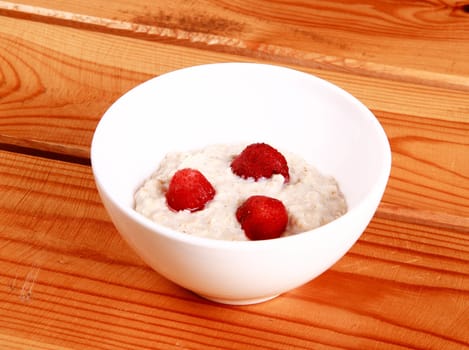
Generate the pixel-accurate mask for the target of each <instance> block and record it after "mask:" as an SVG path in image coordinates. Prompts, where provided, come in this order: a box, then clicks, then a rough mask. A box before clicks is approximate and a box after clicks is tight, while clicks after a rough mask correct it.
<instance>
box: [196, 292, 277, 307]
mask: <svg viewBox="0 0 469 350" xmlns="http://www.w3.org/2000/svg"><path fill="white" fill-rule="evenodd" d="M197 295H198V296H200V297H202V298H204V299H207V300H210V301H213V302H215V303H219V304H226V305H239V306H241V305H252V304H259V303H263V302H266V301H269V300H271V299H274V298H276V297H277V296H278V295H279V294H275V295H271V296H268V297H262V298H252V299H223V298H217V297H211V296H208V295H203V294H197Z"/></svg>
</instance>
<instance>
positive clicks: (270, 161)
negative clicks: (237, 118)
mask: <svg viewBox="0 0 469 350" xmlns="http://www.w3.org/2000/svg"><path fill="white" fill-rule="evenodd" d="M231 170H232V171H233V173H235V174H236V175H238V176H240V177H242V178H244V179H247V178H254V180H255V181H257V180H258V179H260V178H266V179H269V178H271V177H272V175H274V174H280V175H283V177H284V178H285V182H288V181H289V180H290V173H289V170H288V164H287V160H286V159H285V157H284V156H283V155H282V154H281V153H280V152H279V151H277V150H276V149H275V148H273V147H272V146H270V145H268V144H266V143H253V144H251V145H249V146H247V147H246V148H245V149H244V150H243V151H242V152H241V153H240V154H239V155H238V156H236V157H235V158H234V159H233V161H232V162H231Z"/></svg>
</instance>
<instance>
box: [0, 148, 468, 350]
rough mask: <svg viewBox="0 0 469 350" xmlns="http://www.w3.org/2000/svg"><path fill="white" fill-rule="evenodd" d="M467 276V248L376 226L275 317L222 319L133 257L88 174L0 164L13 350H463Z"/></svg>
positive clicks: (414, 227) (255, 314)
mask: <svg viewBox="0 0 469 350" xmlns="http://www.w3.org/2000/svg"><path fill="white" fill-rule="evenodd" d="M468 266H469V244H468V242H467V234H464V233H462V232H459V231H457V230H447V229H442V228H435V227H429V226H425V225H422V224H420V225H418V224H409V223H403V222H399V221H395V220H392V221H391V220H386V219H380V218H375V219H374V220H373V221H372V223H371V224H370V226H369V227H368V228H367V230H366V232H365V233H364V235H363V236H362V237H361V239H360V240H359V241H358V243H357V244H356V245H355V246H354V247H353V248H352V249H351V251H350V252H349V253H348V254H347V255H346V256H345V257H344V258H343V259H341V260H340V261H339V262H338V263H337V264H336V265H334V267H333V268H332V269H331V270H329V271H327V272H326V273H324V274H323V275H321V276H320V277H319V278H317V279H316V280H314V281H312V282H310V283H308V284H306V285H304V286H303V287H300V288H298V289H296V290H294V291H291V292H289V293H286V294H284V295H283V296H280V297H279V298H277V299H274V300H273V301H270V302H267V303H264V304H259V305H252V306H245V307H230V306H223V305H216V304H212V303H210V302H208V301H205V300H202V299H200V298H198V297H197V296H194V295H193V294H191V293H189V292H187V291H186V290H183V289H182V288H179V287H177V286H175V285H174V284H172V283H171V282H169V281H167V280H165V279H164V278H163V277H161V276H160V275H158V274H157V273H155V272H153V271H152V270H150V269H149V268H148V267H146V266H145V265H144V264H143V263H142V262H141V260H140V259H139V258H138V257H136V256H135V255H134V253H133V252H132V251H131V250H130V249H129V248H128V247H127V246H126V245H125V243H124V242H123V241H122V239H121V238H120V236H119V235H118V233H117V232H116V230H115V229H114V228H113V226H112V224H111V223H110V222H109V220H108V218H107V215H106V213H105V212H104V209H103V207H102V205H101V204H100V201H99V198H98V194H97V192H96V190H95V188H94V184H93V179H92V175H91V171H90V168H89V167H88V166H84V165H79V164H72V163H66V162H60V161H55V160H48V159H42V158H37V157H30V156H26V155H20V154H15V153H9V152H4V151H2V152H0V294H1V297H0V344H2V345H4V346H5V348H12V349H15V348H25V347H26V348H27V346H28V344H29V346H31V347H32V346H33V345H38V346H37V348H43V349H61V348H70V349H72V348H80V349H85V348H92V349H176V348H191V349H220V348H223V349H239V348H243V349H284V348H289V349H310V348H318V349H342V348H348V349H364V348H370V349H380V348H387V349H408V348H416V349H423V348H425V349H461V348H464V347H468V346H469V335H468V334H467V332H466V329H467V328H468V327H469V318H468V316H467V315H468V311H469V271H468V268H467V267H468ZM403 313H405V317H403ZM22 342H26V343H22ZM21 344H23V345H21ZM41 344H42V345H41ZM41 346H42V347H41Z"/></svg>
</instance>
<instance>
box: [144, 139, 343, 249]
mask: <svg viewBox="0 0 469 350" xmlns="http://www.w3.org/2000/svg"><path fill="white" fill-rule="evenodd" d="M243 149H246V145H221V144H218V145H210V146H207V147H205V148H203V149H199V150H194V151H187V152H174V153H170V154H167V155H166V157H165V158H164V159H163V160H162V162H161V163H160V165H159V167H158V169H157V170H156V171H155V172H154V173H153V174H152V175H151V177H150V178H149V179H147V180H146V181H145V182H144V183H143V185H142V186H141V187H140V188H139V189H138V190H137V192H136V194H135V210H136V211H137V212H139V213H141V214H142V215H144V216H146V217H148V218H149V219H151V220H153V221H154V222H156V223H158V224H160V225H163V226H167V227H170V228H172V229H175V230H178V231H181V232H185V233H187V234H192V235H197V236H202V237H209V238H214V239H224V240H248V239H249V238H247V236H246V234H245V232H244V231H243V228H242V227H241V225H240V222H239V218H238V219H237V216H236V215H235V213H236V212H237V210H238V208H240V206H241V205H242V204H243V202H245V201H246V199H248V198H249V197H251V196H268V197H269V198H270V197H271V198H274V199H277V200H279V201H281V202H282V203H283V205H284V207H285V208H286V212H287V214H288V222H287V223H286V227H285V229H284V231H283V232H282V236H288V235H292V234H296V233H300V232H304V231H308V230H311V229H313V228H316V227H319V226H321V225H324V224H326V223H328V222H330V221H332V220H334V219H336V218H338V217H339V216H341V215H343V214H344V213H345V212H346V211H347V205H346V202H345V198H344V196H343V195H342V193H341V191H340V189H339V186H338V184H337V182H336V181H335V179H334V178H332V177H330V176H324V175H322V174H320V173H319V172H318V171H317V170H316V169H315V168H314V167H313V166H311V165H310V164H308V163H307V162H306V161H305V160H303V159H302V158H301V157H299V156H297V155H295V154H292V153H288V152H282V154H283V156H284V159H285V160H286V163H287V164H288V171H289V172H288V173H282V172H281V171H279V172H277V173H273V174H272V175H271V176H270V177H269V178H265V177H263V176H261V175H259V176H254V177H242V176H239V175H237V174H235V172H234V168H233V169H232V164H234V159H236V157H237V156H238V155H240V154H241V153H242V152H243ZM182 169H197V170H198V171H199V172H200V173H201V174H203V176H204V177H205V178H206V180H208V182H209V183H210V184H211V185H212V186H213V189H214V191H213V192H212V193H211V197H210V198H209V200H208V201H207V202H206V204H205V205H204V206H203V208H197V210H192V211H191V210H174V209H172V208H170V207H169V206H168V200H167V197H166V193H167V192H168V188H169V186H170V183H171V179H172V178H173V176H174V175H175V173H176V172H177V171H178V170H182Z"/></svg>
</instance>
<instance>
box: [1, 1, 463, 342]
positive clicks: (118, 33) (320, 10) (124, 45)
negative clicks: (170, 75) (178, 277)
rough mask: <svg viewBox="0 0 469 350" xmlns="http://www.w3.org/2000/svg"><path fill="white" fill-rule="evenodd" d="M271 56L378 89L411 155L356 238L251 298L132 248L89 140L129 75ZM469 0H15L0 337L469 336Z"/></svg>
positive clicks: (364, 89) (6, 77)
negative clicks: (307, 276) (238, 302)
mask: <svg viewBox="0 0 469 350" xmlns="http://www.w3.org/2000/svg"><path fill="white" fill-rule="evenodd" d="M226 61H243V62H267V63H272V64H278V65H285V66H289V67H293V68H296V69H299V70H302V71H305V72H309V73H312V74H315V75H317V76H320V77H322V78H324V79H327V80H329V81H331V82H333V83H335V84H337V85H339V86H341V87H342V88H344V89H346V90H347V91H349V92H350V93H352V94H353V95H355V96H356V97H358V98H359V99H360V100H361V101H363V102H364V103H365V104H366V105H367V106H368V107H369V108H370V109H371V110H372V111H373V112H374V113H375V115H376V116H377V117H378V119H379V120H380V122H381V123H382V125H383V126H384V128H385V130H386V132H387V134H388V136H389V139H390V142H391V147H392V151H393V167H392V172H391V178H390V181H389V186H388V188H387V190H386V192H385V195H384V198H383V201H382V204H381V205H380V207H379V209H378V211H377V213H376V215H375V217H374V219H373V221H372V222H371V223H370V225H369V227H368V228H367V230H366V231H365V233H364V234H363V236H362V238H361V239H360V240H359V241H358V243H357V244H356V245H355V246H354V247H353V248H352V249H351V251H350V252H349V253H348V254H347V255H346V256H345V257H344V258H342V259H341V260H340V261H339V262H338V263H337V264H336V265H334V266H333V268H332V269H330V270H329V271H327V272H326V273H324V274H323V275H321V276H320V277H319V278H317V279H316V280H314V281H312V282H310V283H308V284H306V285H304V286H302V287H300V288H298V289H296V290H293V291H291V292H289V293H286V294H284V295H282V296H280V297H278V298H276V299H274V300H272V301H269V302H266V303H262V304H257V305H251V306H238V307H234V306H224V305H218V304H214V303H211V302H208V301H205V300H202V299H200V298H199V297H197V296H195V295H193V294H192V293H190V292H188V291H186V290H183V289H182V288H180V287H178V286H176V285H174V284H172V283H171V282H169V281H167V280H165V279H164V278H163V277H161V276H160V275H158V274H157V273H155V272H153V271H152V270H151V269H149V268H148V267H147V266H146V265H145V264H144V263H142V261H141V260H140V259H139V258H138V257H137V256H136V255H135V254H134V253H133V252H132V251H131V250H130V249H129V248H128V247H127V245H126V244H125V243H124V242H123V241H122V239H121V238H120V236H119V234H118V233H117V231H116V230H115V228H114V227H113V225H112V224H111V222H110V220H109V218H108V216H107V214H106V212H105V211H104V208H103V206H102V204H101V202H100V199H99V198H98V194H97V191H96V188H95V185H94V180H93V177H92V173H91V170H90V164H89V150H90V141H91V138H92V135H93V131H94V128H95V127H96V124H97V122H98V120H99V119H100V117H101V115H102V114H103V112H104V111H105V110H106V109H107V108H108V107H109V106H110V105H111V103H112V102H113V101H114V100H116V99H117V98H118V97H119V96H120V95H122V94H123V93H125V92H126V91H127V90H128V89H130V88H132V87H134V86H135V85H137V84H139V83H140V82H142V81H144V80H146V79H149V78H151V77H153V76H156V75H159V74H162V73H165V72H169V71H172V70H175V69H178V68H182V67H187V66H192V65H197V64H202V63H210V62H226ZM468 348H469V2H465V1H459V0H457V1H454V0H447V1H406V2H400V1H397V0H390V1H372V0H362V1H351V0H350V1H339V0H332V1H313V0H311V1H265V0H254V1H210V0H201V1H183V0H171V1H169V0H163V1H150V0H141V1H131V0H118V1H112V2H111V1H105V0H94V1H90V2H85V1H56V0H55V1H52V0H22V1H16V2H8V1H0V349H8V350H10V349H47V350H58V349H360V350H362V349H420V350H423V349H438V350H441V349H468Z"/></svg>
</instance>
